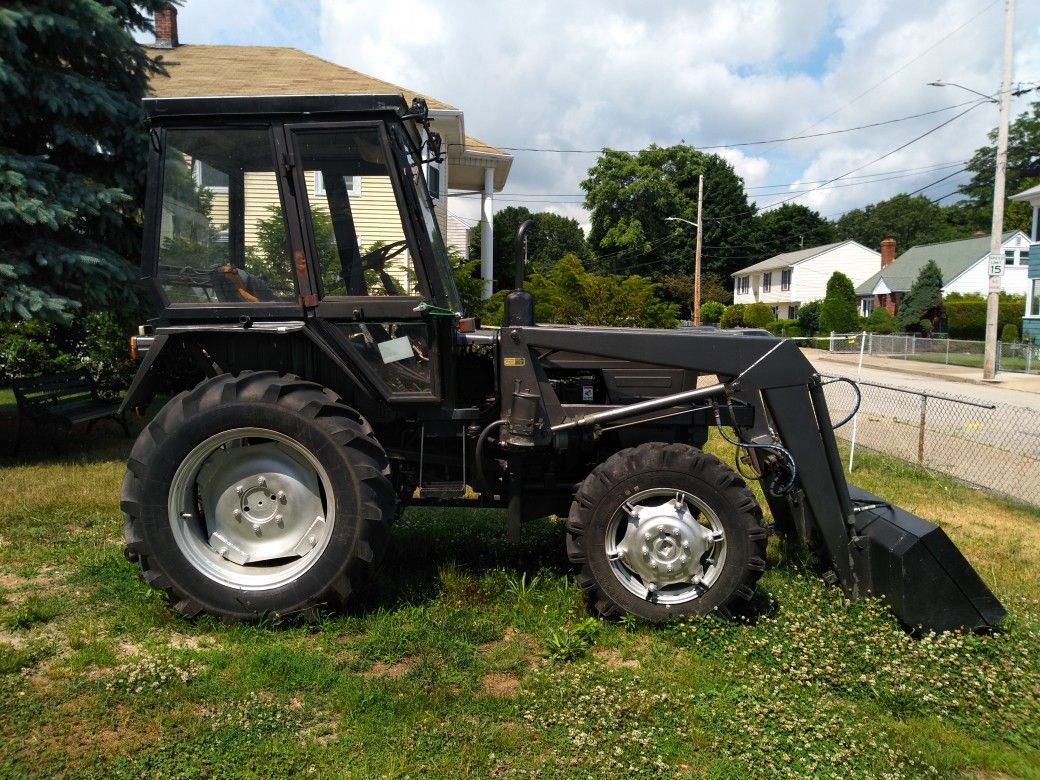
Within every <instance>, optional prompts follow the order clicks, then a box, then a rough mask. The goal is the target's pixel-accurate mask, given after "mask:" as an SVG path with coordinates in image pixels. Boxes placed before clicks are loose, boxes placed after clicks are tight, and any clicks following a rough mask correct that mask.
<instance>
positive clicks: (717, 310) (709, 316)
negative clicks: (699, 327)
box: [701, 301, 726, 325]
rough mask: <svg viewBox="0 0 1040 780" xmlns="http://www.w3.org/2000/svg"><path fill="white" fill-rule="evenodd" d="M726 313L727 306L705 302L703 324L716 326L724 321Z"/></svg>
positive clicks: (702, 312) (702, 311)
mask: <svg viewBox="0 0 1040 780" xmlns="http://www.w3.org/2000/svg"><path fill="white" fill-rule="evenodd" d="M724 311H726V304H724V303H719V302H718V301H705V302H704V303H703V304H701V322H703V323H708V324H712V325H714V324H715V323H717V322H719V321H721V320H722V313H723V312H724Z"/></svg>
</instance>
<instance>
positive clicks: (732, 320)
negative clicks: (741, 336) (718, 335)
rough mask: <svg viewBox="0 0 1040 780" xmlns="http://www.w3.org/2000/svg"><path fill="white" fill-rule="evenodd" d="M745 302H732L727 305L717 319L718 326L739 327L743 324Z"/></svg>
mask: <svg viewBox="0 0 1040 780" xmlns="http://www.w3.org/2000/svg"><path fill="white" fill-rule="evenodd" d="M745 306H746V304H743V303H733V304H730V305H729V306H727V307H726V308H725V309H724V310H723V312H722V317H721V319H720V320H719V327H722V328H739V327H741V326H742V325H743V324H744V308H745Z"/></svg>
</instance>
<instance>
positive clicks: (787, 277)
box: [780, 268, 791, 291]
mask: <svg viewBox="0 0 1040 780" xmlns="http://www.w3.org/2000/svg"><path fill="white" fill-rule="evenodd" d="M780 289H781V290H784V291H787V290H790V289H791V269H790V268H788V269H786V270H783V271H781V272H780Z"/></svg>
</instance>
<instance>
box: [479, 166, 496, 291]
mask: <svg viewBox="0 0 1040 780" xmlns="http://www.w3.org/2000/svg"><path fill="white" fill-rule="evenodd" d="M494 216H495V169H494V168H485V169H484V191H483V192H481V193H480V278H481V280H483V282H484V289H483V290H482V291H481V294H480V297H481V298H484V299H485V300H486V299H488V298H490V297H491V288H492V285H493V282H494V279H495V261H494V252H495V241H494V239H495V221H494Z"/></svg>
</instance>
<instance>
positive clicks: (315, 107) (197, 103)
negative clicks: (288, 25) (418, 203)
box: [143, 93, 408, 121]
mask: <svg viewBox="0 0 1040 780" xmlns="http://www.w3.org/2000/svg"><path fill="white" fill-rule="evenodd" d="M143 104H144V110H145V113H146V114H147V115H148V117H149V119H152V120H153V121H154V120H156V119H162V118H166V117H194V116H197V117H203V116H206V117H218V116H272V115H283V116H284V115H289V116H291V115H294V114H295V115H297V116H300V117H308V118H313V117H314V115H315V114H343V113H356V112H372V111H393V112H395V113H397V114H399V115H401V114H404V113H405V112H406V111H407V110H408V105H407V104H406V103H405V99H404V97H403V96H402V95H401V94H399V93H398V94H369V95H364V94H363V95H358V94H353V95H221V96H214V97H162V98H154V97H149V98H145V99H144V101H143Z"/></svg>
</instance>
